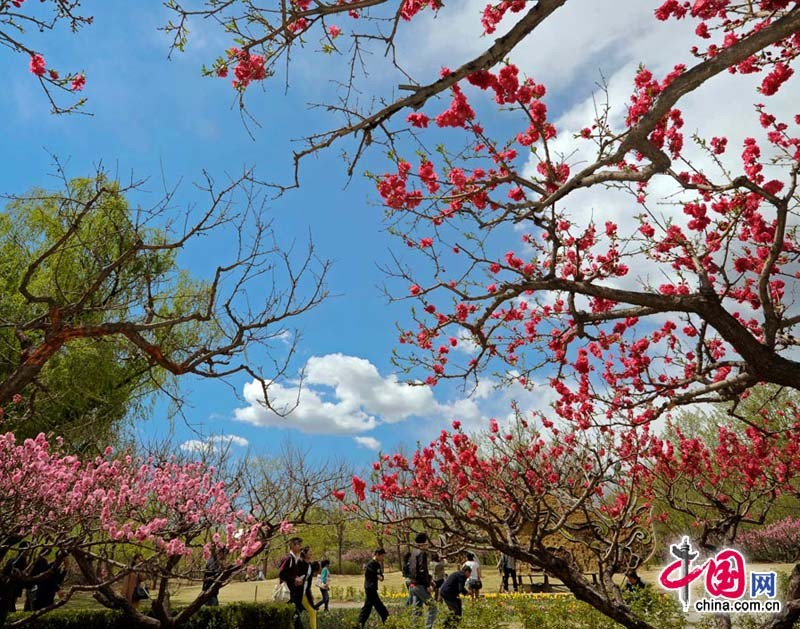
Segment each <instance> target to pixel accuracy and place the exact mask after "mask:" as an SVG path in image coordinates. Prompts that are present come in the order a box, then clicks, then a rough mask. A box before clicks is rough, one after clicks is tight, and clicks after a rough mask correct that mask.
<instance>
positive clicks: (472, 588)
mask: <svg viewBox="0 0 800 629" xmlns="http://www.w3.org/2000/svg"><path fill="white" fill-rule="evenodd" d="M464 565H465V566H469V568H470V570H471V572H472V574H471V575H470V577H469V581H467V589H468V590H469V594H470V596H471V597H472V598H478V595H479V593H480V591H481V588H482V587H483V581H482V580H481V576H482V575H481V564H480V562H479V561H478V558H477V557H476V556H475V553H470V552H468V553H467V561H466V562H464Z"/></svg>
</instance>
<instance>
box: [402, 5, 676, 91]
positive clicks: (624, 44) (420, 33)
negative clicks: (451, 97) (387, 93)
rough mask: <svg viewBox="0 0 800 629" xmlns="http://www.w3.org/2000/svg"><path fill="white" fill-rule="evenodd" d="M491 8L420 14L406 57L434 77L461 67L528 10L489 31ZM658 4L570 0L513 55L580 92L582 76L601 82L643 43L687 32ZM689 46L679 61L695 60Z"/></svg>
mask: <svg viewBox="0 0 800 629" xmlns="http://www.w3.org/2000/svg"><path fill="white" fill-rule="evenodd" d="M485 6H486V0H462V1H461V2H458V3H451V4H449V5H448V6H447V7H445V8H444V9H443V10H442V11H441V14H440V16H439V18H436V19H435V18H434V17H433V15H432V14H427V15H426V16H425V17H423V16H420V17H421V18H422V19H419V18H418V19H416V20H415V24H418V26H417V27H416V28H412V29H409V30H408V31H407V32H406V34H405V40H404V41H407V43H409V44H410V42H412V41H413V47H412V46H411V45H408V47H407V50H406V52H407V53H413V54H412V56H410V57H408V56H407V57H405V61H406V64H407V68H408V69H410V70H411V73H412V74H414V75H416V74H425V75H431V74H432V73H434V72H438V70H439V67H440V66H442V65H445V66H448V67H451V68H455V67H458V66H459V65H461V64H463V63H465V62H466V61H468V60H470V59H472V58H473V57H475V56H477V55H478V54H480V53H481V52H483V51H484V50H485V49H486V48H488V47H489V46H491V45H492V43H493V42H494V40H495V39H496V38H497V37H499V36H501V35H503V34H504V33H505V32H507V31H508V30H509V28H510V27H511V26H512V25H513V24H514V23H515V22H516V21H517V20H519V18H520V16H521V15H522V14H521V13H509V14H507V16H506V17H507V19H506V20H504V21H503V23H502V24H501V25H500V28H498V30H497V32H495V33H493V34H492V35H488V36H484V35H483V34H482V33H483V30H482V26H481V22H480V14H481V12H482V10H483V8H484V7H485ZM654 10H655V6H654V5H653V4H652V3H650V2H642V1H641V0H616V2H614V3H613V5H609V4H607V3H603V2H597V1H596V0H570V2H567V3H566V4H565V5H564V6H562V7H561V8H559V9H557V10H556V11H555V12H554V13H553V14H552V15H551V16H550V17H548V18H547V19H546V20H545V21H544V22H543V23H542V24H541V25H540V26H539V27H537V28H536V30H534V31H533V33H532V34H530V35H529V36H528V37H526V38H525V39H524V40H523V41H522V42H521V43H520V44H519V45H517V47H516V48H515V49H514V50H513V51H512V53H511V55H510V57H511V60H512V61H513V62H514V63H516V64H518V65H519V66H520V69H521V70H523V71H524V72H526V73H528V74H529V75H530V76H532V77H533V78H534V79H535V80H536V81H537V82H540V83H545V84H546V85H547V87H548V89H550V90H556V91H558V90H561V89H563V88H567V87H569V88H570V90H572V89H573V88H574V86H573V83H574V81H575V78H576V77H578V76H581V77H585V76H591V77H592V79H591V81H592V82H594V81H595V80H597V78H599V75H598V71H599V70H601V69H602V70H603V71H605V72H606V73H610V72H613V71H614V70H616V69H617V68H618V67H620V66H621V65H623V64H624V63H626V61H627V60H629V59H631V58H636V57H637V56H639V54H640V53H641V52H642V51H643V49H644V50H646V49H651V50H654V51H656V52H658V51H659V50H660V51H662V52H663V46H664V45H665V44H669V43H671V42H674V41H675V38H676V37H677V36H678V35H679V34H681V33H684V32H685V31H686V30H687V29H686V25H685V23H679V22H676V21H674V20H671V21H669V22H659V21H657V20H656V19H655V18H654V17H653V11H654ZM445 26H446V33H445V32H444V29H445ZM688 49H689V46H686V47H684V48H682V49H680V50H679V53H678V54H679V57H678V59H679V60H684V59H687V58H688ZM665 56H666V55H665ZM669 58H671V59H673V60H674V59H675V56H672V57H669ZM431 60H435V62H434V63H432V62H431ZM673 62H674V63H677V61H673ZM428 78H431V77H430V76H428ZM590 85H591V83H590ZM590 89H591V88H590ZM584 93H586V92H584ZM581 97H582V95H581Z"/></svg>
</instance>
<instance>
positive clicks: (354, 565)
mask: <svg viewBox="0 0 800 629" xmlns="http://www.w3.org/2000/svg"><path fill="white" fill-rule="evenodd" d="M336 574H364V564H362V563H358V562H355V561H342V569H341V570H337V571H336Z"/></svg>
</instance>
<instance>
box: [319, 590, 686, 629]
mask: <svg viewBox="0 0 800 629" xmlns="http://www.w3.org/2000/svg"><path fill="white" fill-rule="evenodd" d="M673 599H674V597H670V596H666V595H664V594H661V593H659V592H656V591H654V590H653V589H652V588H646V589H644V590H642V591H641V592H638V593H636V594H635V595H634V596H632V597H630V598H629V599H628V602H629V604H630V606H631V608H632V609H633V610H634V612H635V613H636V614H637V615H639V616H640V617H641V618H642V619H643V620H646V621H647V622H649V623H650V624H651V625H652V626H654V627H659V629H685V628H686V627H688V622H687V620H686V617H685V615H684V614H683V612H682V611H681V609H680V606H679V605H678V604H677V602H676V600H673ZM386 602H387V601H386V600H385V599H384V603H386ZM389 602H390V603H391V602H393V601H389ZM387 607H388V609H389V618H388V620H387V621H386V625H385V626H386V628H387V629H419V627H420V626H421V625H422V623H421V622H420V619H419V618H415V617H414V614H413V610H412V608H410V607H406V606H405V605H397V604H394V605H387ZM438 607H439V613H438V616H437V620H436V624H435V625H434V628H435V629H443V628H444V627H447V626H448V624H447V623H448V616H449V610H448V609H447V606H446V605H445V604H444V603H440V604H439V606H438ZM463 608H464V616H463V619H462V622H461V624H460V626H462V627H480V628H481V629H501V628H507V627H508V626H509V623H517V625H516V626H518V627H520V628H521V629H564V628H565V627H569V628H570V629H573V628H574V629H616V628H618V627H619V626H620V625H618V624H617V623H615V622H614V621H612V620H610V619H609V618H607V617H606V616H604V615H603V614H601V613H600V612H599V611H597V610H595V609H594V608H592V607H591V606H589V605H587V604H586V603H582V602H580V601H577V600H575V598H574V597H573V596H571V595H550V594H535V595H511V596H493V597H485V598H479V599H477V600H473V599H464V600H463ZM358 611H359V610H358V609H357V608H350V609H341V608H339V609H331V610H330V611H328V612H319V613H318V614H317V627H318V629H351V628H354V627H357V626H358V625H357V619H358ZM425 613H426V611H425V610H424V609H423V610H422V614H421V617H422V618H424V616H425ZM379 626H381V625H380V620H379V618H378V615H377V613H376V612H374V611H373V613H372V615H371V616H370V620H369V622H368V623H367V627H379Z"/></svg>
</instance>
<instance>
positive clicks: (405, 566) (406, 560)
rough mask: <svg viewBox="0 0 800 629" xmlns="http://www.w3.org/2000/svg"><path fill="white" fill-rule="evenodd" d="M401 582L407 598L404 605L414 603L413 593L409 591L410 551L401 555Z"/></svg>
mask: <svg viewBox="0 0 800 629" xmlns="http://www.w3.org/2000/svg"><path fill="white" fill-rule="evenodd" d="M402 570H403V582H404V583H405V584H406V590H407V591H408V598H407V599H406V607H408V606H410V605H413V604H414V595H413V594H412V593H411V552H410V551H409V552H407V553H405V554H404V555H403V565H402Z"/></svg>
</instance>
